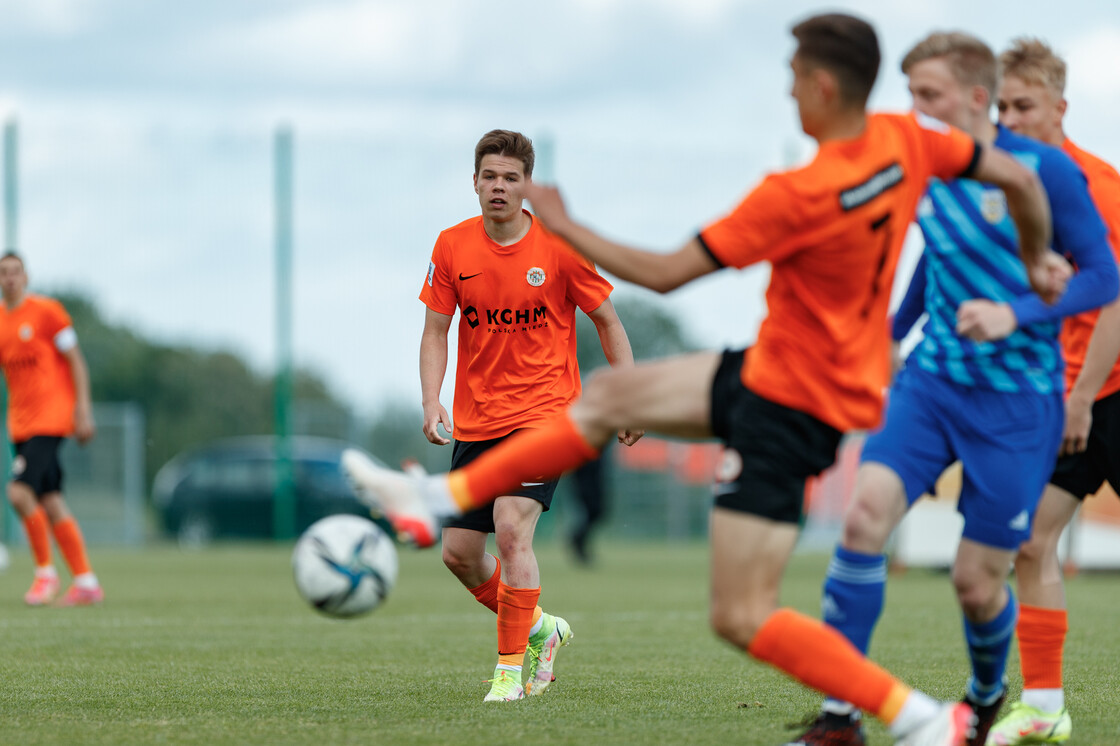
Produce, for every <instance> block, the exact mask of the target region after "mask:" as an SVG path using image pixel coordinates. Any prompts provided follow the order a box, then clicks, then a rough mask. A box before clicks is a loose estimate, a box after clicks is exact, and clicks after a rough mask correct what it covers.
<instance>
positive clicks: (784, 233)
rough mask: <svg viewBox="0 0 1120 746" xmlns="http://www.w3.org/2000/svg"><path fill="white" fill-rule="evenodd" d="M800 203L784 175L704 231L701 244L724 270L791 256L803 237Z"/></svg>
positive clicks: (771, 178)
mask: <svg viewBox="0 0 1120 746" xmlns="http://www.w3.org/2000/svg"><path fill="white" fill-rule="evenodd" d="M800 204H801V203H800V201H799V200H797V199H796V198H795V196H794V194H793V192H792V190H791V189H790V188H789V186H788V184H787V183H786V177H785V175H784V174H772V175H770V176H768V177H766V178H765V179H764V180H763V181H762V183H761V184H759V185H758V186H757V187H756V188H755V189H754V190H753V191H752V192H751V193H750V194H748V195H747V196H746V197H745V198H744V199H743V201H742V202H740V203H739V204H738V206H737V207H735V208H734V209H733V210H732V211H731V212H730V213H729V214H728V215H726V216H725V217H723V218H720V219H719V220H716V221H715V222H713V223H711V224H709V225H708V226H707V227H705V228H704V229H703V230H701V231H700V235H699V239H700V243H701V244H702V245H703V246H704V249H705V250H706V251H707V252H708V253H709V254H710V255H711V256H712V258H713V259H715V261H716V263H718V264H719V265H720V266H721V267H738V268H742V267H747V266H750V265H752V264H757V263H758V262H763V261H772V260H774V259H778V258H780V257H782V256H784V255H785V254H787V253H789V251H790V250H791V246H792V245H794V244H793V242H792V241H791V237H795V236H797V235H800V232H799V230H798V225H799V223H800V222H801V220H800V217H801V213H800V209H801V208H800Z"/></svg>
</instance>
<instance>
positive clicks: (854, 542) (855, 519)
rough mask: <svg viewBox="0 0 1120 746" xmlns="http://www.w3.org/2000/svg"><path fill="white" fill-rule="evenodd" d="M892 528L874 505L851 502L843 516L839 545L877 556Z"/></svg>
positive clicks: (863, 502) (866, 502)
mask: <svg viewBox="0 0 1120 746" xmlns="http://www.w3.org/2000/svg"><path fill="white" fill-rule="evenodd" d="M891 528H893V526H891V525H890V521H889V520H888V518H887V516H886V515H885V514H884V511H883V510H882V509H881V508H879V507H878V506H877V505H876V504H875V503H873V502H868V501H856V502H853V503H852V505H851V507H849V508H848V512H847V514H846V515H845V516H844V530H843V532H842V534H841V540H840V541H841V544H842V545H843V546H844V548H845V549H848V550H851V551H853V552H862V553H864V554H878V553H880V552H882V551H883V547H884V546H886V542H887V537H888V536H889V535H890V531H891Z"/></svg>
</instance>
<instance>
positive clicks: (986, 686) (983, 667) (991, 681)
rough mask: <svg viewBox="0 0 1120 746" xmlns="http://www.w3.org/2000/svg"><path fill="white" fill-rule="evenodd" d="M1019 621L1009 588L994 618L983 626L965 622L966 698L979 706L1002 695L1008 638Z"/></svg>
mask: <svg viewBox="0 0 1120 746" xmlns="http://www.w3.org/2000/svg"><path fill="white" fill-rule="evenodd" d="M1018 618H1019V604H1018V603H1016V601H1015V594H1013V593H1012V592H1011V586H1008V587H1007V605H1006V606H1004V607H1003V611H1001V612H1000V613H999V614H997V615H996V618H995V619H993V620H991V621H990V622H985V623H983V624H973V623H972V622H970V621H968V619H965V620H964V638H965V640H966V641H967V642H968V657H969V659H970V660H971V661H972V678H971V679H969V681H968V693H967V696H968V698H969V699H970V700H971V701H973V702H975V703H976V704H979V705H990V704H992V703H993V702H995V701H996V700H997V699H999V696H1000V695H1001V694H1003V691H1004V688H1005V685H1006V677H1005V675H1004V674H1005V673H1006V670H1007V653H1008V651H1009V650H1010V649H1011V636H1012V635H1013V634H1014V633H1015V622H1016V620H1017V619H1018Z"/></svg>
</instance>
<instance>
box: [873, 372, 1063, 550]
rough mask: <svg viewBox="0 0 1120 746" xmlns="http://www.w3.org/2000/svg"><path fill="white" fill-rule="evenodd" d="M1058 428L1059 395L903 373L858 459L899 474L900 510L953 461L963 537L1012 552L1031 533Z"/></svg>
mask: <svg viewBox="0 0 1120 746" xmlns="http://www.w3.org/2000/svg"><path fill="white" fill-rule="evenodd" d="M1064 427H1065V408H1064V405H1063V403H1062V397H1061V394H1060V393H1055V394H1037V393H1004V392H1000V391H993V390H990V389H982V388H975V387H967V386H961V385H959V384H955V383H953V382H951V381H949V380H947V379H944V378H941V377H940V376H936V375H933V374H931V373H927V372H925V371H922V370H917V369H913V368H906V369H904V370H903V371H902V372H901V373H900V374H899V377H898V379H897V380H896V382H895V384H894V386H892V387H891V393H890V399H889V401H888V404H887V412H886V419H885V421H884V422H883V426H882V428H881V429H880V430H878V431H877V432H876V433H874V434H872V435H871V436H869V437H868V438H867V442H866V443H864V446H863V455H862V457H861V460H862V461H863V462H868V461H874V462H876V463H880V464H883V465H884V466H887V467H888V468H890V469H891V470H893V471H894V472H895V473H896V474H898V476H899V477H900V478H901V479H902V482H903V485H904V486H905V489H906V501H907V505H913V504H914V502H915V501H916V500H917V499H918V498H919V497H921V496H922V495H923V494H925V493H932V492H933V488H934V484H935V483H936V482H937V478H938V477H940V476H941V472H943V471H944V470H945V468H946V467H948V466H949V465H950V464H952V463H953V462H955V461H957V460H959V461H960V462H961V465H962V466H963V467H964V471H963V477H962V482H961V496H960V500H959V501H958V502H957V512H959V513H960V514H961V515H962V516H964V534H963V535H964V536H965V537H966V538H968V539H971V540H972V541H975V542H978V543H980V544H984V545H987V546H992V547H998V548H1000V549H1010V550H1015V549H1018V548H1019V545H1020V544H1022V543H1023V542H1024V541H1026V540H1027V539H1028V538H1029V537H1030V535H1031V524H1032V521H1033V519H1034V511H1035V508H1036V507H1038V501H1039V498H1040V497H1042V490H1043V489H1044V488H1045V487H1046V483H1047V482H1048V481H1049V479H1050V473H1051V471H1052V470H1053V468H1054V459H1055V458H1057V455H1058V447H1059V446H1060V445H1061V442H1062V431H1063V428H1064Z"/></svg>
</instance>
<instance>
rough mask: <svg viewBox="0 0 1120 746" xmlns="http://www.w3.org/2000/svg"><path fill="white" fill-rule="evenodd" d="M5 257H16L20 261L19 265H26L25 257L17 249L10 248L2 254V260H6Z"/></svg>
mask: <svg viewBox="0 0 1120 746" xmlns="http://www.w3.org/2000/svg"><path fill="white" fill-rule="evenodd" d="M5 259H15V260H16V261H17V262H19V266H21V267H22V266H24V264H23V257H22V256H20V255H19V254H18V253H17V252H16V250H15V249H8V250H7V251H5V252H4V253H3V254H2V255H0V262H2V261H4V260H5Z"/></svg>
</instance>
